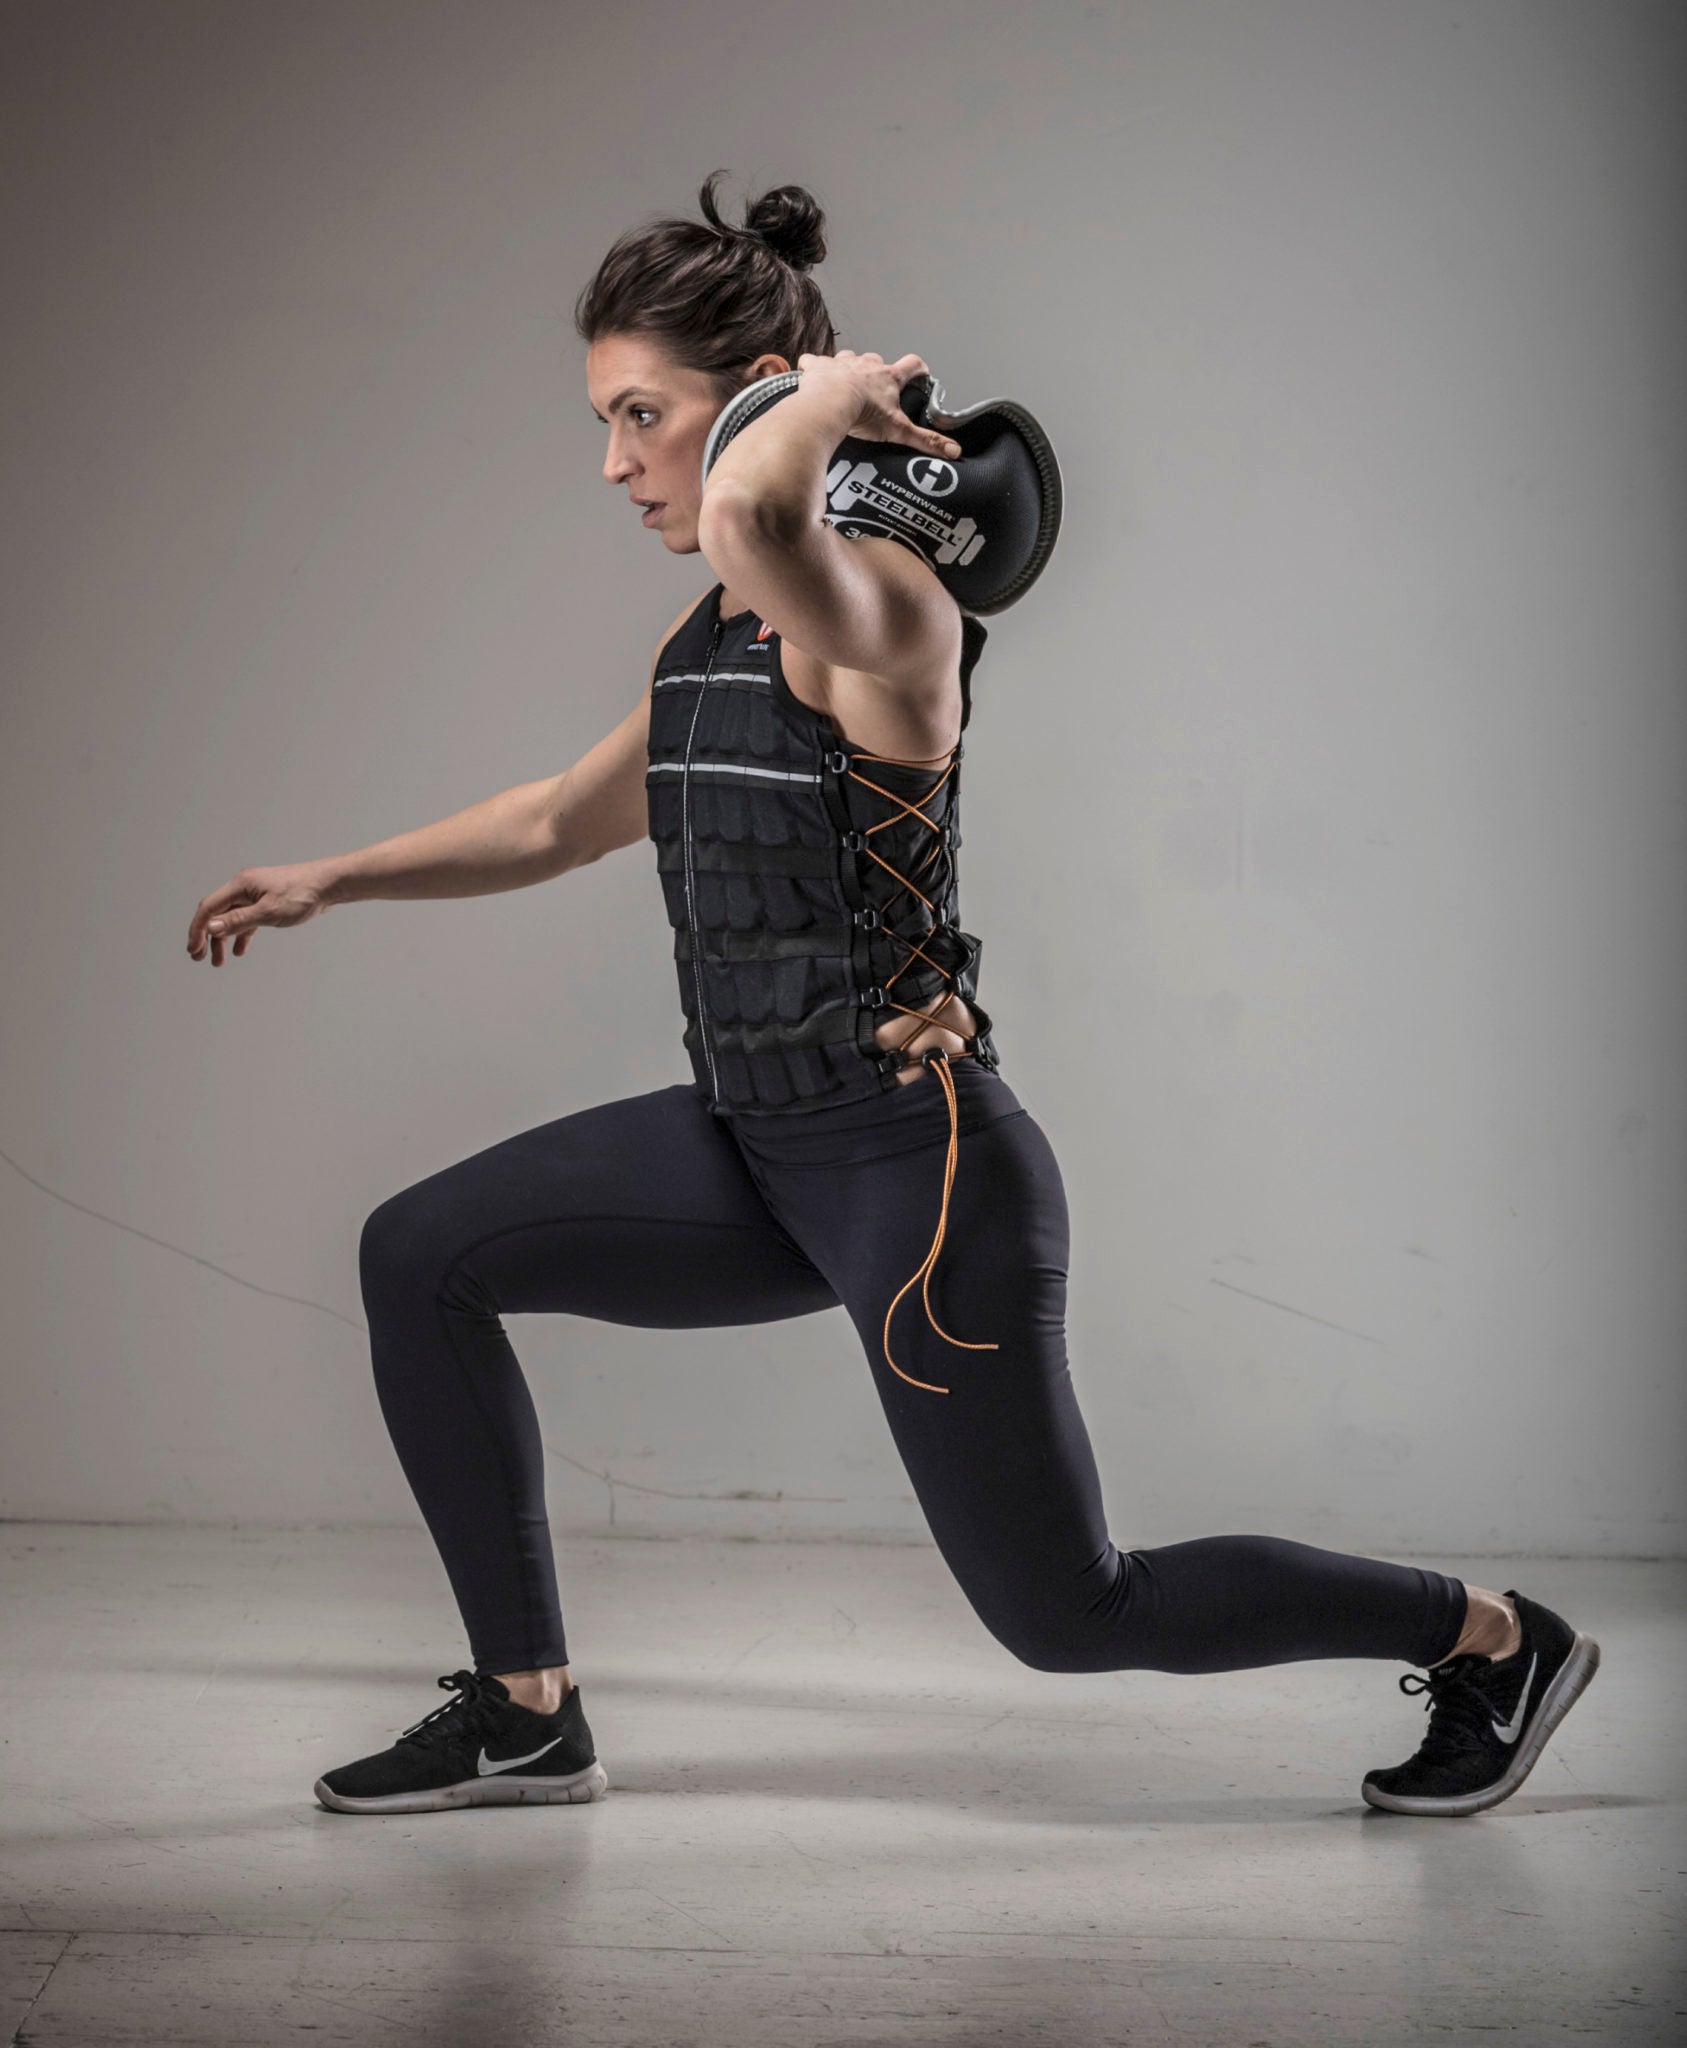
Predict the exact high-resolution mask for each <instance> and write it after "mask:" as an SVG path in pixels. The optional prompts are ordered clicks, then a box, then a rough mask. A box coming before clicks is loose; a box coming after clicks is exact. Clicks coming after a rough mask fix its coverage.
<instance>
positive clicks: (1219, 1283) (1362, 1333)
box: [1208, 1274, 1388, 1350]
mask: <svg viewBox="0 0 1687 2048" xmlns="http://www.w3.org/2000/svg"><path fill="white" fill-rule="evenodd" d="M1208 1279H1209V1280H1210V1282H1211V1284H1212V1285H1213V1286H1214V1287H1228V1288H1229V1289H1230V1292H1231V1293H1232V1294H1243V1295H1246V1296H1247V1298H1248V1300H1249V1301H1263V1302H1264V1303H1265V1305H1266V1307H1267V1308H1280V1309H1283V1310H1285V1311H1286V1312H1287V1313H1288V1314H1289V1315H1291V1316H1304V1317H1305V1319H1306V1320H1307V1322H1309V1323H1322V1324H1323V1325H1324V1328H1325V1329H1326V1330H1340V1331H1341V1332H1342V1334H1343V1335H1344V1336H1347V1337H1363V1338H1364V1340H1365V1342H1366V1343H1367V1344H1382V1339H1381V1338H1380V1337H1373V1336H1372V1335H1371V1333H1370V1331H1369V1330H1350V1329H1349V1328H1348V1326H1347V1325H1346V1323H1332V1322H1331V1321H1330V1320H1329V1318H1328V1317H1327V1316H1315V1315H1314V1314H1313V1313H1312V1311H1311V1310H1310V1309H1306V1308H1296V1307H1295V1305H1294V1303H1293V1302H1292V1301H1273V1300H1272V1299H1271V1297H1270V1295H1269V1294H1255V1293H1254V1292H1253V1291H1252V1290H1251V1289H1250V1288H1247V1287H1238V1286H1237V1285H1236V1283H1235V1281H1234V1280H1220V1279H1219V1278H1218V1277H1217V1276H1216V1275H1215V1274H1209V1275H1208ZM1387 1348H1388V1347H1387V1346H1386V1345H1383V1349H1384V1350H1387Z"/></svg>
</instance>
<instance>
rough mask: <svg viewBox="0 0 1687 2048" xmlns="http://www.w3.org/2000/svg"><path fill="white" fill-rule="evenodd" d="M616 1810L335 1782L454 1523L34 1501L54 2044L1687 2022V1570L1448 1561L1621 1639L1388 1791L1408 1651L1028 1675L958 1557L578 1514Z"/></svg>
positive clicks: (1174, 2036)
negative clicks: (1187, 1670) (58, 1508)
mask: <svg viewBox="0 0 1687 2048" xmlns="http://www.w3.org/2000/svg"><path fill="white" fill-rule="evenodd" d="M558 1552H559V1558H560V1566H561V1575H562V1585H563V1598H564V1604H565V1609H566V1612H567V1614H568V1617H569V1627H570V1634H571V1646H572V1649H573V1654H574V1658H575V1672H576V1675H577V1677H578V1679H579V1681H580V1683H581V1687H582V1699H583V1703H584V1705H585V1707H586V1711H587V1714H588V1717H589V1719H590V1720H591V1723H592V1727H593V1731H594V1733H595V1735H596V1737H597V1743H598V1752H599V1755H600V1756H601V1758H602V1759H603V1762H604V1764H605V1767H606V1769H607V1770H608V1772H609V1776H610V1780H611V1786H612V1789H611V1791H610V1793H609V1795H608V1797H607V1798H606V1799H604V1800H601V1801H599V1802H597V1803H596V1804H593V1805H590V1806H579V1807H529V1808H482V1809H475V1810H471V1811H461V1812H449V1813H435V1814H421V1815H413V1816H405V1817H387V1818H381V1819H372V1818H365V1817H361V1816H351V1815H344V1814H334V1813H328V1812H325V1811H324V1810H323V1809H322V1808H320V1807H319V1806H318V1805H317V1804H316V1803H315V1800H314V1799H313V1797H312V1794H311V1785H312V1783H313V1781H314V1779H315V1778H316V1776H317V1774H318V1773H319V1772H320V1771H322V1770H323V1769H325V1768H327V1767H329V1766H330V1765H333V1764H336V1763H343V1762H346V1761H348V1760H349V1759H350V1758H351V1757H353V1756H359V1755H363V1754H364V1753H366V1752H367V1751H369V1750H372V1749H379V1748H382V1747H384V1746H385V1745H386V1744H387V1743H388V1742H390V1741H391V1740H392V1738H393V1737H394V1736H395V1735H396V1734H397V1733H398V1731H399V1729H400V1728H402V1727H404V1726H406V1725H408V1724H409V1723H410V1722H412V1721H415V1720H417V1719H419V1718H420V1717H421V1715H422V1714H424V1713H425V1712H427V1711H429V1710H430V1709H431V1708H432V1707H434V1706H436V1705H439V1704H442V1703H443V1702H444V1700H445V1699H446V1698H447V1695H446V1694H445V1693H443V1692H441V1691H439V1690H438V1689H437V1688H436V1687H435V1685H434V1682H433V1681H434V1678H435V1676H436V1675H437V1674H439V1673H441V1672H447V1671H451V1670H454V1669H456V1668H458V1667H459V1666H461V1665H465V1664H467V1663H468V1662H469V1658H468V1655H467V1651H466V1648H465V1646H464V1644H463V1641H462V1637H461V1632H460V1627H459V1624H458V1621H457V1616H456V1611H455V1608H454V1607H453V1606H452V1604H451V1601H450V1597H449V1592H448V1589H447V1587H446V1584H445V1579H444V1575H443V1572H442V1571H441V1570H440V1568H439V1564H438V1561H437V1558H436V1557H435V1555H434V1553H433V1550H432V1548H431V1545H430V1544H429V1543H428V1540H427V1537H426V1534H425V1532H423V1531H422V1530H421V1529H420V1527H419V1526H418V1528H417V1530H416V1531H414V1532H411V1531H408V1530H390V1529H389V1530H341V1531H329V1530H287V1529H264V1528H253V1527H244V1528H233V1529H231V1528H221V1527H168V1526H164V1527H142V1528H121V1527H90V1526H87V1525H80V1524H69V1525H67V1524H29V1523H17V1522H13V1523H7V1524H3V1525H0V1582H3V1584H4V1588H5V1594H6V1609H5V1611H6V1614H7V1617H8V1620H7V1650H8V1655H7V1657H6V1660H5V1677H4V1714H3V1717H0V1736H3V1738H4V1744H3V1750H0V1757H3V1766H0V1768H3V1777H0V1796H3V1799H4V1824H3V1830H0V1833H3V1849H0V1857H3V1860H0V1891H3V1898H0V2009H3V2013H4V2018H5V2022H6V2025H7V2028H8V2030H15V2032H11V2031H9V2032H8V2036H7V2038H9V2039H14V2040H16V2041H18V2042H31V2043H42V2044H46V2043H61V2044H68V2043H84V2042H87V2043H95V2042H98V2043H117V2042H133V2043H137V2044H138V2043H143V2042H144V2043H171V2044H189V2043H191V2044H196V2048H197V2044H201V2043H204V2044H215V2048H237V2044H240V2048H243V2044H247V2043H251V2044H254V2048H256V2044H260V2043H261V2044H268V2043H273V2042H281V2041H287V2042H297V2041H298V2040H299V2039H300V2038H302V2037H305V2036H308V2037H309V2039H310V2040H312V2041H313V2042H320V2043H324V2044H327V2043H333V2042H354V2043H365V2042H388V2043H412V2042H414V2043H433V2042H441V2043H443V2042H459V2041H462V2040H465V2039H472V2040H474V2041H477V2042H487V2043H494V2042H496V2043H500V2044H503V2043H511V2044H529V2043H551V2042H558V2043H560V2042H569V2043H582V2044H590V2048H635V2044H637V2048H646V2044H651V2048H655V2044H660V2048H682V2044H688V2043H694V2044H709V2048H714V2044H717V2043H718V2044H727V2043H731V2044H735V2048H764V2044H766V2048H771V2044H779V2048H788V2044H803V2048H845V2044H848V2048H889V2044H892V2043H894V2044H898V2048H902V2044H912V2043H920V2044H945V2048H972V2044H983V2043H998V2042H1000V2043H1015V2044H1017V2043H1030V2042H1035V2043H1044V2042H1048V2043H1060V2044H1064V2048H1100V2044H1104V2043H1106V2044H1112V2043H1120V2044H1123V2043H1130V2044H1132V2048H1147V2044H1159V2043H1170V2042H1177V2043H1183V2044H1187V2043H1192V2042H1193V2043H1202V2044H1213V2048H1229V2044H1236V2048H1263V2044H1272V2048H1312V2044H1324V2043H1332V2042H1360V2041H1363V2042H1366V2043H1388V2042H1415V2041H1435V2042H1440V2043H1446V2042H1461V2041H1466V2040H1469V2041H1477V2040H1483V2041H1486V2040H1488V2039H1491V2038H1492V2037H1493V2035H1495V2034H1496V2033H1497V2034H1501V2035H1511V2036H1513V2037H1515V2038H1518V2039H1520V2040H1523V2041H1527V2042H1531V2043H1533V2042H1545V2041H1558V2040H1565V2039H1572V2038H1573V2039H1579V2040H1592V2041H1595V2042H1600V2043H1604V2042H1647V2043H1663V2042H1670V2041H1676V2040H1681V2039H1684V2038H1687V2019H1684V2018H1683V2016H1682V2015H1683V2008H1684V2007H1687V1996H1684V1987H1683V1983H1682V1980H1681V1975H1680V1966H1679V1941H1678V1938H1677V1936H1676V1932H1675V1930H1676V1929H1677V1928H1678V1927H1679V1924H1680V1900H1681V1888H1680V1877H1681V1874H1682V1866H1683V1862H1684V1861H1687V1859H1684V1857H1683V1854H1682V1850H1683V1847H1684V1835H1683V1829H1682V1825H1681V1815H1682V1796H1683V1790H1684V1783H1683V1781H1684V1777H1687V1772H1684V1770H1683V1756H1682V1744H1681V1735H1680V1730H1681V1711H1680V1702H1681V1700H1682V1698H1683V1696H1684V1686H1683V1677H1684V1671H1683V1657H1682V1629H1681V1618H1682V1611H1683V1606H1684V1604H1687V1566H1682V1565H1679V1564H1677V1565H1657V1564H1651V1565H1647V1564H1629V1563H1594V1562H1585V1561H1581V1562H1561V1561H1543V1562H1536V1563H1527V1564H1526V1563H1506V1562H1496V1563H1494V1564H1492V1565H1490V1566H1488V1567H1486V1568H1484V1569H1481V1570H1478V1569H1476V1567H1475V1564H1474V1561H1473V1560H1470V1559H1463V1560H1459V1559H1451V1558H1445V1559H1443V1558H1435V1559H1431V1560H1427V1561H1428V1562H1432V1563H1434V1564H1437V1565H1439V1566H1440V1567H1442V1568H1443V1569H1446V1570H1453V1571H1460V1572H1462V1573H1464V1574H1465V1575H1467V1576H1469V1577H1471V1578H1472V1579H1474V1580H1475V1581H1476V1582H1477V1583H1479V1584H1488V1585H1493V1586H1495V1587H1504V1586H1509V1585H1516V1586H1519V1587H1521V1589H1522V1590H1524V1591H1525V1592H1529V1593H1531V1594H1533V1595H1534V1596H1535V1597H1536V1598H1539V1599H1544V1600H1546V1601H1547V1602H1548V1603H1549V1604H1550V1605H1552V1606H1554V1607H1557V1608H1559V1609H1560V1610H1561V1611H1563V1612H1565V1613H1566V1614H1568V1615H1569V1616H1570V1618H1571V1619H1572V1620H1574V1621H1575V1622H1576V1623H1577V1624H1578V1626H1581V1627H1583V1628H1586V1629H1588V1630H1590V1632H1591V1633H1593V1634H1594V1635H1596V1636H1597V1637H1598V1638H1599V1639H1600V1641H1601V1643H1602V1645H1603V1648H1604V1652H1605V1662H1604V1666H1603V1668H1602V1670H1601V1672H1600V1674H1599V1676H1598V1677H1597V1678H1596V1679H1595V1681H1594V1683H1593V1685H1592V1687H1591V1688H1590V1690H1589V1691H1588V1693H1587V1694H1586V1695H1585V1697H1584V1698H1583V1699H1582V1700H1581V1702H1580V1703H1579V1704H1578V1705H1577V1706H1576V1707H1575V1708H1574V1709H1573V1710H1572V1712H1571V1714H1570V1717H1569V1719H1568V1720H1567V1721H1566V1723H1565V1724H1564V1727H1563V1729H1562V1730H1561V1731H1560V1733H1559V1734H1558V1735H1557V1736H1556V1737H1555V1738H1554V1739H1553V1741H1552V1742H1551V1743H1550V1744H1549V1745H1548V1748H1547V1750H1546V1753H1545V1755H1544V1757H1543V1758H1542V1761H1541V1763H1540V1764H1539V1765H1538V1766H1537V1767H1536V1769H1535V1772H1534V1774H1533V1776H1532V1777H1531V1778H1530V1779H1529V1781H1528V1783H1527V1784H1526V1785H1525V1786H1524V1787H1523V1789H1522V1790H1521V1791H1520V1792H1519V1793H1518V1794H1517V1795H1516V1796H1515V1797H1514V1798H1512V1799H1511V1800H1510V1801H1509V1802H1507V1803H1506V1804H1505V1805H1503V1806H1501V1807H1498V1808H1496V1809H1495V1810H1494V1811H1492V1812H1491V1813H1487V1814H1483V1815H1478V1816H1476V1817H1474V1818H1471V1819H1468V1820H1412V1819H1406V1818H1404V1817H1402V1816H1399V1815H1393V1814H1379V1813H1374V1812H1372V1811H1371V1810H1370V1809H1369V1808H1367V1807H1366V1806H1365V1805H1364V1804H1363V1803H1362V1802H1361V1800H1360V1798H1359V1780H1360V1777H1361V1776H1362V1775H1363V1773H1364V1771H1365V1770H1366V1769H1367V1768H1368V1767H1369V1766H1371V1765H1373V1764H1379V1763H1396V1762H1398V1761H1400V1760H1401V1759H1402V1758H1403V1757H1405V1756H1407V1755H1408V1754H1409V1753H1410V1752H1411V1751H1412V1750H1413V1749H1414V1748H1415V1747H1416V1745H1417V1742H1418V1739H1419V1734H1420V1731H1421V1728H1422V1725H1423V1720H1424V1716H1423V1712H1422V1708H1421V1706H1420V1704H1419V1702H1418V1701H1417V1700H1416V1699H1413V1698H1407V1697H1405V1696H1403V1695H1402V1694H1401V1693H1400V1692H1399V1691H1398V1690H1397V1687H1396V1683H1395V1681H1396V1679H1397V1678H1398V1677H1399V1675H1400V1674H1401V1672H1402V1671H1403V1670H1404V1668H1405V1667H1403V1666H1393V1665H1384V1664H1372V1663H1366V1662H1360V1661H1350V1660H1344V1661H1342V1662H1339V1663H1325V1664H1297V1665H1287V1666H1280V1667H1278V1668H1276V1669H1273V1670H1268V1671H1259V1672H1251V1671H1250V1672H1227V1673H1223V1674H1221V1675H1219V1676H1217V1677H1211V1678H1187V1677H1182V1676H1178V1675H1175V1674H1171V1673H1163V1672H1116V1673H1107V1674H1103V1675H1098V1676H1093V1677H1088V1676H1086V1677H1075V1676H1067V1675H1062V1674H1055V1673H1047V1672H1036V1671H1032V1670H1029V1669H1028V1668H1026V1667H1024V1666H1022V1665H1020V1664H1017V1663H1015V1662H1014V1661H1013V1659H1011V1658H1010V1657H1009V1656H1008V1655H1007V1653H1006V1652H1005V1651H1003V1650H1001V1649H1000V1648H999V1647H998V1646H997V1645H996V1644H995V1643H994V1642H993V1641H992V1640H991V1639H990V1638H989V1637H988V1636H987V1635H986V1634H985V1633H984V1631H983V1629H982V1628H981V1627H980V1626H979V1624H978V1623H977V1622H976V1620H975V1619H974V1618H973V1616H972V1614H971V1611H970V1610H969V1609H968V1608H967V1607H966V1606H965V1604H964V1601H963V1600H962V1598H961V1595H960V1594H959V1592H958V1590H957V1589H956V1587H955V1586H954V1584H953V1582H952V1580H951V1579H950V1578H949V1576H948V1574H947V1572H946V1571H945V1569H944V1567H943V1564H942V1561H941V1559H940V1558H939V1557H938V1556H937V1553H936V1552H935V1551H934V1550H933V1549H931V1548H929V1547H928V1546H918V1547H910V1546H902V1545H871V1544H848V1545H845V1544H822V1543H803V1544H772V1543H735V1542H648V1541H639V1540H637V1539H624V1538H623V1539H609V1540H600V1539H580V1538H572V1537H565V1538H562V1539H561V1540H559V1543H558Z"/></svg>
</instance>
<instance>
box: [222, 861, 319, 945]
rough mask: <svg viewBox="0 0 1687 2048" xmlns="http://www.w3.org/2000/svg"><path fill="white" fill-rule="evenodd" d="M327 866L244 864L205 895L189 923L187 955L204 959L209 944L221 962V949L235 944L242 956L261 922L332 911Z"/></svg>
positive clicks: (283, 921)
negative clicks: (252, 866)
mask: <svg viewBox="0 0 1687 2048" xmlns="http://www.w3.org/2000/svg"><path fill="white" fill-rule="evenodd" d="M333 908H334V905H333V903H332V901H331V900H330V898H329V896H328V869H327V866H326V864H325V863H324V862H322V861H315V860H309V861H300V862H297V863H296V864H295V865H293V866H291V867H281V868H242V869H241V870H240V872H239V874H237V875H234V876H231V877H230V879H229V880H228V881H226V882H224V884H223V885H222V887H221V888H220V889H213V890H212V891H211V893H210V895H209V896H206V897H202V898H201V900H200V902H199V905H198V908H197V909H196V910H195V911H194V913H193V920H192V922H191V923H190V924H189V926H188V928H187V950H188V957H189V958H190V959H193V960H203V959H204V957H205V952H206V948H207V947H209V948H210V953H211V965H212V966H213V967H221V965H222V964H223V950H224V948H225V947H227V946H230V945H232V947H233V951H234V957H235V958H236V959H237V960H238V959H239V958H240V956H241V955H242V954H243V953H244V952H245V951H246V949H247V947H248V946H250V945H251V943H252V934H253V933H254V932H255V931H256V930H257V928H258V926H259V925H261V924H273V925H281V926H286V925H295V924H303V923H304V922H305V920H306V919H307V918H310V917H315V916H316V915H317V914H318V912H320V911H325V910H332V909H333Z"/></svg>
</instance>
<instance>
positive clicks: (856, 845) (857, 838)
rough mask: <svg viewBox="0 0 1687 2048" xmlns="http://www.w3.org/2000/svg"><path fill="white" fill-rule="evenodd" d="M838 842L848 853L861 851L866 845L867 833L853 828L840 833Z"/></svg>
mask: <svg viewBox="0 0 1687 2048" xmlns="http://www.w3.org/2000/svg"><path fill="white" fill-rule="evenodd" d="M838 844H839V845H840V846H841V847H843V848H844V850H845V851H846V852H848V853H860V852H862V851H863V850H864V849H865V847H866V844H867V835H866V833H865V832H861V831H857V830H855V829H853V828H852V829H851V830H850V831H848V832H842V833H840V834H839V835H838Z"/></svg>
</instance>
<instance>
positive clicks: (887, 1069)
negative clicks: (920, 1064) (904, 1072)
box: [873, 1045, 908, 1074]
mask: <svg viewBox="0 0 1687 2048" xmlns="http://www.w3.org/2000/svg"><path fill="white" fill-rule="evenodd" d="M873 1059H874V1062H875V1064H876V1065H877V1067H878V1070H879V1072H880V1073H881V1074H894V1073H895V1072H896V1070H897V1068H898V1067H905V1066H906V1065H907V1064H908V1055H907V1054H906V1053H905V1052H904V1051H903V1050H902V1049H901V1047H900V1046H895V1045H881V1046H880V1047H879V1049H878V1051H877V1052H876V1053H874V1055H873Z"/></svg>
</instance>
